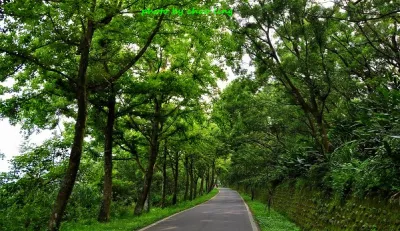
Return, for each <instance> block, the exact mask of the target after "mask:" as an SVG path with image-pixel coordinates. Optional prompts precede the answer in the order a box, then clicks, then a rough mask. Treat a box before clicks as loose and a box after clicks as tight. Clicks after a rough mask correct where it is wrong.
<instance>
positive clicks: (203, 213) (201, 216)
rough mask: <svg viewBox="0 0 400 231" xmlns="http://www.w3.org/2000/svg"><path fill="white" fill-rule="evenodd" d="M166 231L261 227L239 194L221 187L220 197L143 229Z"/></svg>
mask: <svg viewBox="0 0 400 231" xmlns="http://www.w3.org/2000/svg"><path fill="white" fill-rule="evenodd" d="M250 219H251V221H250ZM163 230H172V231H220V230H224V231H257V228H256V225H255V223H254V221H253V218H252V217H251V213H250V212H249V211H248V209H247V206H246V205H245V204H244V202H243V200H242V198H241V197H240V196H239V194H238V193H237V192H236V191H233V190H231V189H227V188H219V194H218V195H217V196H216V197H214V198H213V199H211V200H210V201H208V202H206V203H203V204H201V205H198V206H197V207H194V208H192V209H189V210H187V211H184V212H182V213H178V214H176V215H174V216H171V217H169V218H166V219H165V220H162V221H160V222H157V223H155V224H153V225H151V226H149V227H146V228H144V229H141V231H163Z"/></svg>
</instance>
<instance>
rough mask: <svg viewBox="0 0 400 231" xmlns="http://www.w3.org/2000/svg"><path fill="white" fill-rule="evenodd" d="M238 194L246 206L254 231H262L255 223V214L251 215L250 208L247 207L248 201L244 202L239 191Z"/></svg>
mask: <svg viewBox="0 0 400 231" xmlns="http://www.w3.org/2000/svg"><path fill="white" fill-rule="evenodd" d="M236 193H237V194H238V195H239V197H240V199H242V201H243V203H244V205H245V206H246V209H247V214H248V215H249V219H250V224H251V228H252V229H253V231H260V230H261V229H260V228H259V226H258V225H257V224H256V222H255V221H254V217H253V214H252V213H251V210H250V208H249V206H248V205H247V203H246V201H244V200H243V197H242V196H241V195H240V193H238V192H237V191H236Z"/></svg>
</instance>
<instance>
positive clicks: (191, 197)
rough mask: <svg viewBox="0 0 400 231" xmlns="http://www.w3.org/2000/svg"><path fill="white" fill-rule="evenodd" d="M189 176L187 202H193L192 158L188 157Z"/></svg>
mask: <svg viewBox="0 0 400 231" xmlns="http://www.w3.org/2000/svg"><path fill="white" fill-rule="evenodd" d="M189 173H190V174H189V176H190V194H189V200H193V184H194V179H193V157H192V156H191V157H190V165H189Z"/></svg>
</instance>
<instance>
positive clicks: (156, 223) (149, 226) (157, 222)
mask: <svg viewBox="0 0 400 231" xmlns="http://www.w3.org/2000/svg"><path fill="white" fill-rule="evenodd" d="M216 189H217V190H218V193H217V194H216V195H215V196H213V197H212V198H210V199H209V200H207V201H204V202H203V203H200V204H198V205H196V206H193V207H191V208H188V209H185V210H182V211H180V212H177V213H175V214H172V215H171V216H168V217H166V218H163V219H161V220H159V221H156V222H155V223H153V224H151V225H148V226H146V227H144V228H141V229H139V230H137V231H145V230H146V229H148V228H151V227H153V226H155V225H158V224H159V223H161V222H163V221H165V220H168V219H169V218H171V217H174V216H176V215H178V214H181V213H183V212H186V211H189V210H191V209H194V208H196V207H198V206H200V205H202V204H204V203H207V202H209V201H211V200H212V199H214V198H215V197H217V196H218V195H219V193H220V192H221V191H220V190H219V189H218V188H216ZM242 200H243V199H242Z"/></svg>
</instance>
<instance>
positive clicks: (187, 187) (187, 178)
mask: <svg viewBox="0 0 400 231" xmlns="http://www.w3.org/2000/svg"><path fill="white" fill-rule="evenodd" d="M188 162H189V158H188V156H186V157H185V171H186V179H185V196H184V198H183V199H184V200H187V199H188V193H189V166H188V164H189V163H188Z"/></svg>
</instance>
